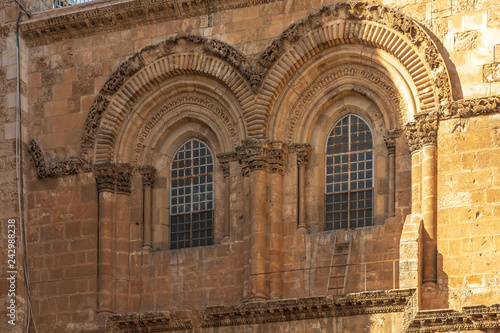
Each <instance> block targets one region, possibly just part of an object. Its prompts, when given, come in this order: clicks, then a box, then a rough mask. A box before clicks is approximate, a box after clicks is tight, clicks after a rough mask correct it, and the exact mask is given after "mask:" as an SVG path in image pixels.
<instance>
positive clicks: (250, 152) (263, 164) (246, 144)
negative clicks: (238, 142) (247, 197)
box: [236, 138, 269, 177]
mask: <svg viewBox="0 0 500 333" xmlns="http://www.w3.org/2000/svg"><path fill="white" fill-rule="evenodd" d="M242 143H243V145H242V146H238V147H236V152H237V153H238V161H239V162H240V164H241V165H242V168H241V172H242V174H243V176H245V177H248V176H249V175H250V173H251V172H252V171H255V170H266V169H267V166H268V162H269V161H268V158H269V156H268V154H269V141H268V140H267V139H254V138H251V139H245V140H243V141H242Z"/></svg>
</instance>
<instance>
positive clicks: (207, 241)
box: [170, 139, 214, 249]
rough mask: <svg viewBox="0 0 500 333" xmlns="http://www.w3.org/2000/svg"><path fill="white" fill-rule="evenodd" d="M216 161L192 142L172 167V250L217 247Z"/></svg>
mask: <svg viewBox="0 0 500 333" xmlns="http://www.w3.org/2000/svg"><path fill="white" fill-rule="evenodd" d="M213 200H214V184H213V157H212V153H211V152H210V149H209V148H208V147H207V145H205V144H204V143H203V142H201V141H199V140H195V139H191V140H189V141H187V142H186V143H184V144H183V145H182V146H181V147H180V148H179V150H178V151H177V153H176V155H175V158H174V160H173V162H172V167H171V190H170V248H171V249H181V248H185V247H196V246H205V245H212V244H213V216H214V211H213V208H214V207H213V206H214V204H213Z"/></svg>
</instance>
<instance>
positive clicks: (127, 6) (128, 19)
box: [21, 0, 280, 46]
mask: <svg viewBox="0 0 500 333" xmlns="http://www.w3.org/2000/svg"><path fill="white" fill-rule="evenodd" d="M275 1H280V0H219V1H210V2H208V1H192V0H180V1H175V0H122V1H99V2H89V3H86V4H80V5H76V6H69V7H65V8H62V9H55V10H50V11H46V12H41V13H36V14H33V15H32V16H31V18H30V19H29V20H26V21H24V22H23V23H22V24H21V33H22V35H23V37H24V38H25V39H26V40H27V42H28V45H32V46H33V45H43V44H48V43H51V42H54V41H59V40H64V39H68V38H75V37H84V36H89V35H92V34H96V33H105V32H111V31H118V30H121V29H130V28H133V27H136V26H140V25H144V24H151V23H156V22H165V21H173V20H178V19H185V18H189V17H195V16H202V15H211V14H213V13H214V12H219V11H225V10H230V9H235V8H243V7H249V6H254V5H260V4H264V3H271V2H275Z"/></svg>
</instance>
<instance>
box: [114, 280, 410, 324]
mask: <svg viewBox="0 0 500 333" xmlns="http://www.w3.org/2000/svg"><path fill="white" fill-rule="evenodd" d="M415 292H416V290H415V289H397V290H388V291H369V292H361V293H352V294H348V295H347V296H345V297H340V298H333V297H332V296H327V297H305V298H294V299H283V300H276V301H265V302H251V303H243V304H235V305H221V306H209V307H207V308H205V309H204V310H200V311H196V310H193V311H174V312H148V313H144V314H117V315H111V316H109V317H108V319H107V321H106V332H142V331H148V332H149V331H175V330H181V329H192V328H195V327H203V328H207V327H220V326H235V325H246V324H263V323H272V322H283V321H292V320H304V319H317V318H327V317H343V316H353V315H364V314H375V313H391V312H403V311H405V309H406V308H407V307H408V305H409V304H410V303H411V301H412V298H413V295H414V294H415Z"/></svg>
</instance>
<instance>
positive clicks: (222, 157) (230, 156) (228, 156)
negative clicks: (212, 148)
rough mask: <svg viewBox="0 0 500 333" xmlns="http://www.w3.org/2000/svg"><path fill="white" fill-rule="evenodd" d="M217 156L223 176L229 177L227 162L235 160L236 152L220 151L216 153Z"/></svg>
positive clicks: (236, 158)
mask: <svg viewBox="0 0 500 333" xmlns="http://www.w3.org/2000/svg"><path fill="white" fill-rule="evenodd" d="M217 158H218V159H219V164H220V166H221V168H222V174H223V175H224V178H229V176H230V174H231V173H230V167H229V162H233V161H237V160H238V154H237V153H236V152H231V153H221V154H217Z"/></svg>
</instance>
